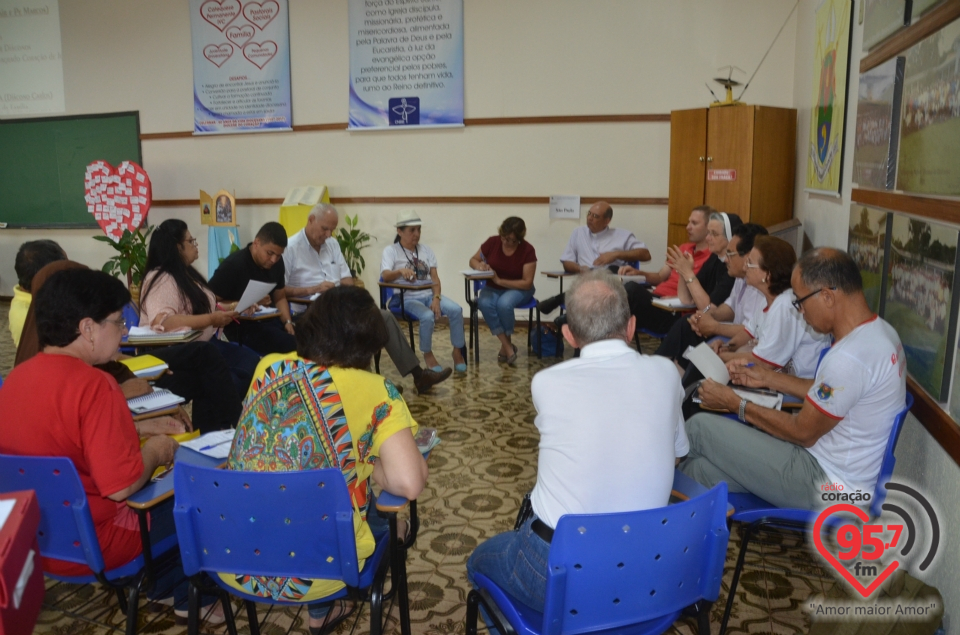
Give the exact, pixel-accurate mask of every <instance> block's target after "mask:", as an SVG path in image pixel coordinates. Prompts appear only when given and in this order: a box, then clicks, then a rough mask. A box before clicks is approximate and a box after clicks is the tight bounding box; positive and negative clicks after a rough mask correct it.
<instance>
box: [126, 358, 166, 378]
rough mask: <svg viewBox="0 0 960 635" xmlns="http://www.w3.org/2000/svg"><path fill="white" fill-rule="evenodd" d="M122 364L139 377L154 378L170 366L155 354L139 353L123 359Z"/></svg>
mask: <svg viewBox="0 0 960 635" xmlns="http://www.w3.org/2000/svg"><path fill="white" fill-rule="evenodd" d="M120 363H121V364H123V365H124V366H126V367H127V368H129V369H130V370H131V371H133V374H134V375H136V376H137V377H146V378H149V379H153V378H156V377H159V376H160V375H162V374H163V371H165V370H167V369H168V368H170V367H169V366H167V363H166V362H165V361H163V360H162V359H159V358H157V357H154V356H153V355H138V356H137V357H128V358H127V359H124V360H121V361H120Z"/></svg>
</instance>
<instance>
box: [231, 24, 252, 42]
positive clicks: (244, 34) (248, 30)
mask: <svg viewBox="0 0 960 635" xmlns="http://www.w3.org/2000/svg"><path fill="white" fill-rule="evenodd" d="M254 33H255V31H254V29H253V25H252V24H244V25H243V26H236V25H234V26H231V27H230V28H228V29H227V31H226V35H227V39H228V40H230V41H231V42H233V43H234V44H236V45H237V46H239V47H241V48H243V45H244V44H246V43H247V42H249V41H250V38H252V37H253V34H254Z"/></svg>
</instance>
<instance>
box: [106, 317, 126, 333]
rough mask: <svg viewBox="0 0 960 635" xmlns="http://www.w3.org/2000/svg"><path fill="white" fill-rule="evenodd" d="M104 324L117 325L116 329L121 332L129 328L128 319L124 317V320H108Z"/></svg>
mask: <svg viewBox="0 0 960 635" xmlns="http://www.w3.org/2000/svg"><path fill="white" fill-rule="evenodd" d="M104 322H110V323H111V324H115V325H116V327H117V328H118V329H120V330H121V331H122V330H123V329H125V328H127V318H123V317H122V318H120V319H118V320H111V319H110V318H107V319H105V320H104Z"/></svg>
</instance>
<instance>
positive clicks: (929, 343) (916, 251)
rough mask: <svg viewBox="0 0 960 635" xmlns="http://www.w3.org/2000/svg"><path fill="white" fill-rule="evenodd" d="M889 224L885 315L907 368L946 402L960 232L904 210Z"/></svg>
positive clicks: (954, 325)
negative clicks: (903, 213)
mask: <svg viewBox="0 0 960 635" xmlns="http://www.w3.org/2000/svg"><path fill="white" fill-rule="evenodd" d="M890 225H891V226H890V240H889V245H890V249H889V251H890V254H889V257H888V258H887V261H888V263H889V264H888V269H887V284H886V302H885V305H884V314H883V317H884V319H885V320H887V322H889V323H890V324H891V325H892V326H893V327H894V328H895V329H896V330H897V333H899V334H900V341H901V342H902V343H903V350H904V351H905V352H906V355H907V369H908V370H909V372H910V374H911V375H912V376H913V378H914V379H915V380H916V382H917V383H918V384H920V385H921V386H922V387H923V388H924V390H926V391H927V392H929V393H930V395H931V396H932V397H933V398H934V399H936V400H937V401H941V402H944V401H946V400H947V394H948V391H949V387H950V371H951V370H952V369H953V356H954V352H955V351H956V333H957V296H958V294H957V289H956V279H955V276H954V272H955V271H956V267H957V242H958V235H960V232H958V230H957V229H956V228H955V227H948V226H946V225H940V224H937V223H930V222H928V221H926V220H923V219H919V218H912V217H910V216H905V215H902V214H893V222H892V223H891V224H890Z"/></svg>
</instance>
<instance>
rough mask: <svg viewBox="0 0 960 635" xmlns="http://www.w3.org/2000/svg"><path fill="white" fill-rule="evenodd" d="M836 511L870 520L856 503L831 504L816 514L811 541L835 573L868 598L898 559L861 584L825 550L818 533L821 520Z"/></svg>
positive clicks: (897, 564)
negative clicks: (868, 581)
mask: <svg viewBox="0 0 960 635" xmlns="http://www.w3.org/2000/svg"><path fill="white" fill-rule="evenodd" d="M837 512H849V513H851V514H854V515H855V516H856V517H857V518H859V519H860V520H862V521H863V522H865V523H866V522H869V521H870V516H868V515H867V512H865V511H863V510H862V509H860V508H859V507H857V506H856V505H848V504H845V503H841V504H839V505H831V506H830V507H828V508H826V509H825V510H823V512H822V513H821V514H820V515H819V516H817V522H816V523H814V525H813V543H814V545H816V547H817V551H819V552H820V555H822V556H823V557H824V558H826V559H827V562H829V563H830V564H831V565H832V566H833V568H834V569H836V570H837V573H839V574H840V575H842V576H843V578H844V579H845V580H846V581H847V582H849V583H850V585H851V586H852V587H853V588H854V589H856V591H857V592H858V593H859V594H860V595H862V596H863V597H864V598H868V597H870V596H871V595H872V594H873V592H874V591H876V590H877V587H879V586H880V585H881V584H883V581H884V580H886V579H887V578H888V577H889V576H890V574H891V573H893V572H894V571H896V570H897V567H899V566H900V561H899V560H894V561H892V562H890V564H888V565H887V566H886V568H885V569H884V570H883V571H881V572H880V575H878V576H877V577H876V579H874V581H873V582H871V583H870V585H869V586H863V584H861V583H860V580H857V579H856V578H855V577H854V576H853V574H852V573H850V571H849V570H848V569H847V568H846V567H845V566H843V564H841V562H840V561H839V560H838V559H837V557H836V556H835V555H833V554H832V553H830V551H828V550H827V547H826V545H824V544H823V538H822V536H821V535H820V530H821V528H822V527H823V522H824V521H825V520H826V519H827V518H829V517H830V516H832V515H833V514H835V513H837Z"/></svg>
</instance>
